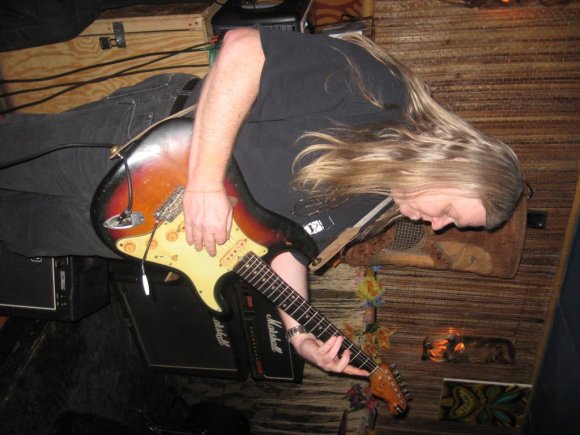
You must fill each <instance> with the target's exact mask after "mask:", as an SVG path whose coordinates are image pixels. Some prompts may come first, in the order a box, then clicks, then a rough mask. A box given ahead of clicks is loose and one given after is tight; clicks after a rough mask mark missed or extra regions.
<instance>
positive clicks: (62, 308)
mask: <svg viewBox="0 0 580 435" xmlns="http://www.w3.org/2000/svg"><path fill="white" fill-rule="evenodd" d="M0 277H1V279H0V315H5V316H10V317H30V318H35V319H46V320H66V321H75V320H78V319H80V318H82V317H85V316H87V315H88V314H91V313H93V312H95V311H97V310H98V309H100V308H102V307H104V306H105V305H107V304H108V303H109V284H108V268H107V260H105V259H102V258H96V257H74V256H68V257H34V258H29V257H24V256H20V255H17V254H14V253H12V252H10V251H8V250H7V249H6V248H5V246H4V245H3V244H0Z"/></svg>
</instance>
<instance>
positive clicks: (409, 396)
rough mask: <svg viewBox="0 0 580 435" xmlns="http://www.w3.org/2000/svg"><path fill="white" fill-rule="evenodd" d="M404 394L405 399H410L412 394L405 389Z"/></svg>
mask: <svg viewBox="0 0 580 435" xmlns="http://www.w3.org/2000/svg"><path fill="white" fill-rule="evenodd" d="M404 396H405V399H407V400H411V399H412V398H413V394H411V393H410V392H409V391H407V392H406V393H405V394H404Z"/></svg>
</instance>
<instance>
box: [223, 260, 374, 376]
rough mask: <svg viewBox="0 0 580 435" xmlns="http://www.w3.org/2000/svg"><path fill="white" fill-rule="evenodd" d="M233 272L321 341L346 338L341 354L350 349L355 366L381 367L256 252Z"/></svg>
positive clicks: (237, 265) (351, 360) (351, 361)
mask: <svg viewBox="0 0 580 435" xmlns="http://www.w3.org/2000/svg"><path fill="white" fill-rule="evenodd" d="M234 272H236V273H237V274H238V275H239V276H240V277H242V278H243V279H244V280H245V281H247V282H248V283H249V284H250V285H252V286H253V287H254V288H255V289H256V290H258V291H259V292H260V293H261V294H263V295H264V296H265V297H266V298H267V299H268V300H269V301H270V302H272V303H274V304H275V305H276V306H277V307H278V308H280V309H281V310H282V311H284V312H285V313H286V314H288V315H289V316H291V317H292V318H293V319H295V320H296V321H297V322H299V323H300V324H301V325H302V326H304V328H306V330H308V331H309V332H311V333H312V334H314V335H315V336H316V337H317V338H319V339H320V340H322V341H326V340H328V339H329V338H330V337H333V336H341V337H344V340H343V342H342V346H341V349H340V354H342V353H343V352H344V351H345V350H347V349H348V350H349V351H350V353H351V358H350V364H352V365H353V366H356V367H358V368H361V369H364V370H368V371H369V372H371V373H372V372H374V371H375V370H376V369H377V368H378V367H379V365H378V364H377V363H376V362H375V361H374V360H373V359H372V358H371V357H370V356H368V355H367V354H366V353H364V352H363V351H362V350H361V349H359V348H358V347H357V346H356V345H355V344H354V343H353V342H352V341H351V340H349V339H348V338H347V337H345V336H344V335H343V334H342V333H341V332H340V330H338V329H337V328H336V327H335V326H334V325H333V324H332V323H331V322H330V321H328V319H326V317H324V316H323V315H322V314H320V312H318V310H316V309H315V308H314V307H312V305H310V303H309V302H308V301H307V300H306V299H305V298H303V297H302V296H300V295H299V294H298V293H297V292H296V291H294V289H292V287H290V286H289V285H288V284H287V283H286V282H285V281H284V280H283V279H282V278H280V276H278V274H276V272H274V271H273V270H272V268H271V267H270V266H269V265H268V264H267V263H266V262H265V261H264V260H262V259H261V258H260V257H258V256H257V255H256V254H254V253H253V252H249V253H247V254H246V255H244V256H243V257H242V259H241V260H240V261H239V262H238V263H237V264H236V266H235V267H234Z"/></svg>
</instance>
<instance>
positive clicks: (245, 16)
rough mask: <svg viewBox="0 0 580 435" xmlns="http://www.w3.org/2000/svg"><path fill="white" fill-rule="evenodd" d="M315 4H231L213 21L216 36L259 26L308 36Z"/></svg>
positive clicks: (242, 0) (256, 0)
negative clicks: (304, 33)
mask: <svg viewBox="0 0 580 435" xmlns="http://www.w3.org/2000/svg"><path fill="white" fill-rule="evenodd" d="M312 3H313V0H228V1H227V2H226V4H225V5H223V6H222V8H221V9H220V10H219V11H218V12H216V14H215V15H214V16H213V18H212V20H211V24H212V27H213V31H214V34H215V35H219V34H220V33H222V32H225V31H227V30H231V29H235V28H237V27H249V26H253V25H255V24H260V25H262V26H264V27H269V28H272V29H276V30H283V31H288V32H307V31H311V30H313V29H314V25H313V23H312V22H311V18H310V16H311V8H312Z"/></svg>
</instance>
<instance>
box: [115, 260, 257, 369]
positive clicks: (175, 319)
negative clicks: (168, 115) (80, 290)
mask: <svg viewBox="0 0 580 435" xmlns="http://www.w3.org/2000/svg"><path fill="white" fill-rule="evenodd" d="M111 269H112V273H111V282H112V283H113V286H114V288H115V289H116V290H118V291H119V293H120V295H121V300H122V301H123V304H124V308H125V309H126V310H125V311H126V313H127V314H128V317H129V321H130V327H131V329H132V330H133V332H134V335H135V336H136V339H137V342H138V343H139V347H140V349H141V353H142V354H143V357H144V359H145V361H146V363H147V365H148V366H149V368H151V369H152V370H157V371H161V372H170V373H181V374H190V375H201V376H210V377H216V378H229V379H240V380H243V379H245V378H247V376H248V368H247V366H248V362H247V351H246V349H245V343H244V338H243V332H242V331H241V329H242V325H241V323H240V321H239V319H238V318H237V316H230V317H228V318H225V319H220V318H217V317H214V316H212V315H211V314H210V312H209V311H208V310H207V309H206V307H205V305H204V304H203V302H202V301H201V299H200V298H199V297H198V296H197V295H196V294H195V293H194V290H193V289H192V287H191V285H190V284H189V281H188V280H186V279H184V278H179V279H177V280H176V281H172V282H165V277H166V275H167V271H166V270H163V269H161V268H157V267H156V266H153V265H148V266H147V269H146V271H147V272H146V273H147V278H148V280H149V283H150V286H151V293H150V295H149V296H147V295H145V292H144V290H143V286H142V283H141V271H140V268H139V267H135V266H134V265H133V263H128V264H127V263H126V264H111Z"/></svg>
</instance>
